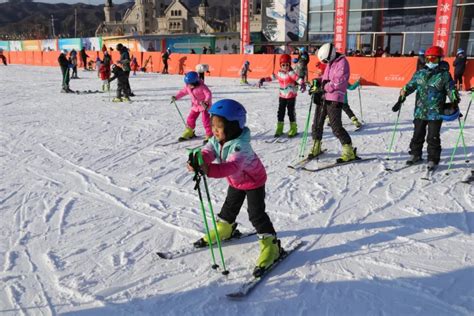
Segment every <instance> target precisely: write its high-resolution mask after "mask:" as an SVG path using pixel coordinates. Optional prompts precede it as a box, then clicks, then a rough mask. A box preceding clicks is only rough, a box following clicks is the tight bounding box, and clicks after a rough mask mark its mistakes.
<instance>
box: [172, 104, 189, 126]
mask: <svg viewBox="0 0 474 316" xmlns="http://www.w3.org/2000/svg"><path fill="white" fill-rule="evenodd" d="M171 103H173V104H174V106H175V108H176V110H177V111H178V113H179V116H180V117H181V120H182V121H183V124H184V127H188V125H187V124H186V121H185V120H184V117H183V114H181V111H180V110H179V108H178V105H177V104H176V101H174V100H173V101H171Z"/></svg>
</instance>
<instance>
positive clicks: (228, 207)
mask: <svg viewBox="0 0 474 316" xmlns="http://www.w3.org/2000/svg"><path fill="white" fill-rule="evenodd" d="M209 112H210V113H211V115H212V117H211V120H212V131H213V134H214V137H212V138H211V139H210V140H209V143H208V144H207V145H206V146H205V147H204V148H203V150H202V155H203V160H204V164H203V165H202V166H200V168H201V169H202V170H203V171H204V173H205V174H207V176H208V177H210V178H226V179H227V182H228V183H229V187H228V189H227V197H226V199H225V202H224V204H223V206H222V209H221V211H220V213H219V214H218V220H217V225H216V226H217V232H218V234H219V237H220V238H221V239H222V240H224V239H228V238H230V237H231V236H232V233H233V232H234V231H235V229H236V227H237V223H236V222H235V220H236V218H237V215H238V214H239V212H240V208H241V206H242V204H243V202H244V200H245V197H247V203H248V213H249V219H250V222H251V223H252V225H253V226H254V228H255V230H256V231H257V234H258V239H259V240H258V242H259V245H260V255H259V257H258V259H257V262H256V266H255V269H254V272H253V274H254V276H255V277H259V276H260V275H261V274H262V273H263V272H264V271H265V269H267V268H268V267H269V266H271V265H272V263H274V262H275V261H276V260H277V259H278V258H279V257H280V254H281V251H282V250H281V247H280V241H279V240H278V239H277V237H276V232H275V229H274V228H273V224H272V222H271V220H270V218H269V216H268V214H267V213H266V212H265V182H266V180H267V174H266V171H265V167H264V166H263V164H262V162H261V161H260V159H259V158H258V156H257V155H256V154H255V152H254V151H253V149H252V146H251V145H250V130H249V129H248V128H247V127H245V122H246V111H245V108H244V107H243V106H242V105H241V104H240V103H239V102H237V101H234V100H231V99H223V100H220V101H218V102H216V103H215V104H214V105H213V106H212V107H211V109H210V111H209ZM188 169H189V170H190V171H194V169H193V168H192V166H191V165H188ZM210 238H211V240H209V238H208V236H207V235H206V236H204V237H203V238H201V239H200V240H199V241H198V242H197V244H199V245H201V246H206V245H208V244H209V243H215V242H216V232H215V231H214V230H212V231H210Z"/></svg>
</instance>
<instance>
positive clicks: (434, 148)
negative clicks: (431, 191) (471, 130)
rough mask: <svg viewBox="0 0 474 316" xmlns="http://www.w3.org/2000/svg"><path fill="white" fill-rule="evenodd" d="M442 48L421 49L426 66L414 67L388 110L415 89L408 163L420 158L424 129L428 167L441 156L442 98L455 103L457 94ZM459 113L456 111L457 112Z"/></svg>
mask: <svg viewBox="0 0 474 316" xmlns="http://www.w3.org/2000/svg"><path fill="white" fill-rule="evenodd" d="M443 55H444V53H443V49H442V48H441V47H439V46H432V47H430V48H428V49H427V50H426V52H425V56H426V57H425V59H426V65H425V67H424V68H423V69H420V70H418V71H417V72H416V73H415V74H414V75H413V77H412V78H411V80H410V81H409V82H408V83H407V84H406V85H405V86H404V87H403V88H402V89H401V90H400V97H399V99H398V102H397V103H396V104H395V106H393V108H392V111H393V112H398V111H399V110H400V108H401V106H402V104H403V102H404V101H405V99H406V97H407V96H409V95H410V94H411V93H413V92H415V91H416V95H417V98H416V104H415V111H414V116H415V119H414V121H413V123H414V127H415V128H414V131H413V137H412V139H411V142H410V151H409V153H410V158H409V159H408V160H407V162H406V163H407V164H408V165H412V164H414V163H417V162H420V161H422V150H423V144H424V142H425V135H426V130H427V129H428V137H427V138H426V142H427V143H428V168H430V169H433V168H435V167H436V166H437V165H438V164H439V160H440V155H441V139H440V130H441V124H442V123H443V115H444V113H443V112H444V107H445V101H446V97H449V99H450V100H451V102H453V103H454V104H455V105H456V106H457V104H458V103H459V101H460V100H459V95H458V92H457V90H456V88H455V85H454V81H453V79H452V78H451V75H450V74H449V64H448V63H447V62H445V61H442V57H443ZM458 114H459V113H458Z"/></svg>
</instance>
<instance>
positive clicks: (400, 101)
mask: <svg viewBox="0 0 474 316" xmlns="http://www.w3.org/2000/svg"><path fill="white" fill-rule="evenodd" d="M403 102H405V97H402V96H399V97H398V101H397V103H395V105H394V106H393V107H392V111H393V112H398V111H400V108H401V107H402V104H403Z"/></svg>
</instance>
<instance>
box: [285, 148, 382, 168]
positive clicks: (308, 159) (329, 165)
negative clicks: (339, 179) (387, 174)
mask: <svg viewBox="0 0 474 316" xmlns="http://www.w3.org/2000/svg"><path fill="white" fill-rule="evenodd" d="M326 151H327V149H323V150H322V151H321V153H320V154H319V155H317V156H315V157H311V156H308V157H306V158H304V159H303V160H301V161H298V162H297V163H296V164H294V165H288V168H291V169H294V170H304V171H308V172H319V171H322V170H327V169H331V168H334V167H339V166H344V165H348V164H354V163H359V162H367V161H372V160H376V159H377V158H376V157H371V158H361V157H358V156H356V159H354V160H349V161H339V160H337V161H336V162H334V163H327V164H324V165H322V166H319V167H317V168H308V167H306V165H307V164H308V163H309V162H311V161H312V160H314V159H317V158H319V156H321V155H322V154H324V153H325V152H326Z"/></svg>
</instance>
